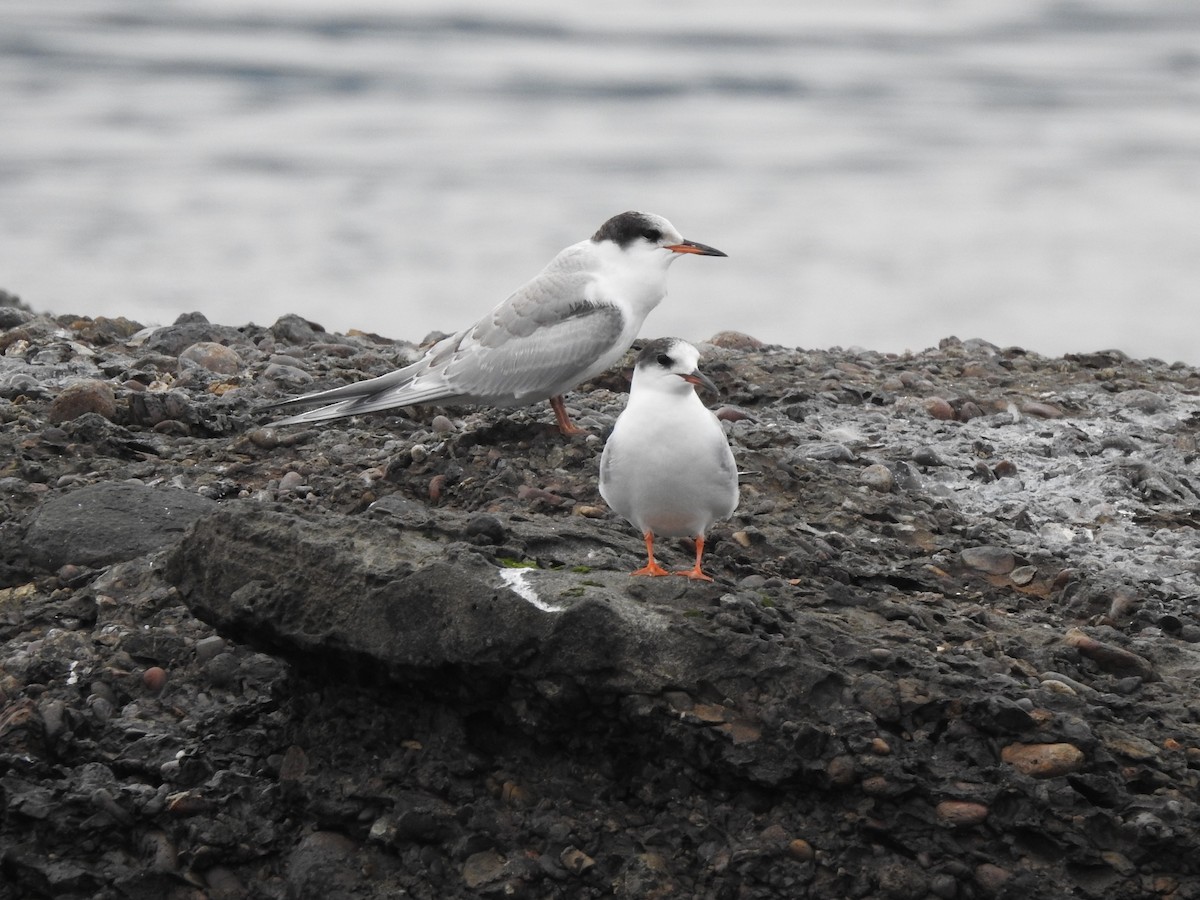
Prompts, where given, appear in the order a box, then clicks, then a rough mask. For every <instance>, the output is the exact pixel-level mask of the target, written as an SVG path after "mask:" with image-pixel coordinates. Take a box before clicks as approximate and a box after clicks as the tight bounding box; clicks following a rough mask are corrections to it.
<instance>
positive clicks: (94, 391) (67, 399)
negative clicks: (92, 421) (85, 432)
mask: <svg viewBox="0 0 1200 900" xmlns="http://www.w3.org/2000/svg"><path fill="white" fill-rule="evenodd" d="M85 413H96V414H97V415H100V416H103V417H104V418H105V419H108V420H109V421H112V420H113V419H114V418H115V417H116V415H117V403H116V395H115V394H114V392H113V389H112V385H110V384H109V383H108V382H106V381H97V380H95V379H87V380H85V381H76V382H74V383H73V384H69V385H67V386H66V387H65V388H63V389H62V390H61V391H59V393H58V396H56V397H55V398H54V400H53V402H52V403H51V404H50V410H49V412H48V413H47V418H48V419H49V420H50V421H51V422H53V423H55V424H57V423H60V422H69V421H71V420H73V419H78V418H79V417H80V416H82V415H84V414H85Z"/></svg>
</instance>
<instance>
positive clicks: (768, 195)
mask: <svg viewBox="0 0 1200 900" xmlns="http://www.w3.org/2000/svg"><path fill="white" fill-rule="evenodd" d="M0 123H2V130H0V287H3V288H6V289H8V290H10V291H14V292H16V293H18V294H20V295H21V296H22V297H23V298H24V299H26V300H27V301H28V302H30V303H31V304H32V305H33V306H34V307H35V308H41V309H50V310H52V311H55V312H79V313H82V314H87V315H99V314H104V315H125V316H129V317H131V318H134V319H137V320H139V321H142V322H144V323H155V322H170V321H172V320H173V319H174V318H175V317H176V316H177V315H178V314H179V313H181V312H186V311H190V310H194V309H195V310H200V311H202V312H204V313H205V314H206V315H207V316H208V317H209V318H210V319H212V320H213V321H218V322H222V323H225V324H243V323H245V322H249V321H254V322H259V323H269V322H271V321H273V320H274V319H275V318H276V317H278V316H279V315H281V314H283V313H286V312H297V313H300V314H302V315H304V316H307V317H309V318H312V319H315V320H316V321H319V322H321V323H322V324H324V325H325V326H326V327H327V328H330V329H336V330H346V329H349V328H360V329H364V330H369V331H375V332H379V333H382V334H386V335H389V336H392V337H406V338H410V339H419V338H420V337H422V336H423V335H424V334H425V333H426V332H428V331H430V330H433V329H442V330H452V329H455V328H457V327H460V326H462V325H465V324H467V323H469V322H470V321H473V320H474V319H475V318H476V317H478V316H479V315H481V314H482V313H483V312H485V311H486V310H487V309H489V308H490V307H491V306H493V305H494V304H495V303H496V302H498V301H499V300H501V299H502V298H503V297H504V296H505V295H506V294H507V293H508V292H509V291H510V290H511V289H512V288H514V287H516V286H517V285H518V284H520V283H521V282H523V281H524V280H526V279H527V278H529V277H530V276H532V275H533V274H534V273H535V272H536V271H537V270H538V269H540V267H541V266H542V265H543V264H544V263H545V262H546V261H547V260H549V258H550V257H551V256H552V255H553V254H554V253H555V252H556V251H557V250H558V249H560V248H561V247H563V246H565V245H566V244H568V243H571V242H573V241H575V240H578V239H581V238H583V237H585V236H587V235H589V234H591V232H592V231H594V230H595V228H596V227H597V226H598V225H599V224H600V222H601V221H603V220H604V219H605V218H607V217H608V216H609V215H611V214H613V213H616V212H619V211H621V210H624V209H628V208H638V209H646V210H650V211H653V212H658V213H661V214H663V215H665V216H667V217H668V218H670V219H671V220H672V221H673V222H674V223H675V224H676V225H677V226H678V227H679V228H680V230H681V231H682V232H683V233H684V235H685V236H687V237H690V238H692V239H695V240H699V241H703V242H705V243H709V244H713V245H715V246H717V247H720V248H721V249H723V250H725V251H726V252H727V253H729V254H730V258H729V259H728V260H713V259H694V258H692V259H683V260H680V261H679V262H678V263H677V264H676V265H675V267H674V269H673V271H672V275H671V296H670V297H668V299H667V301H666V302H665V303H664V304H663V305H662V306H661V307H660V308H659V309H658V310H657V311H655V313H653V314H652V315H651V317H650V319H649V320H648V322H647V325H646V333H647V334H650V335H664V334H675V335H679V336H683V337H687V338H692V339H703V338H705V337H707V336H709V335H711V334H712V333H714V332H716V331H718V330H722V329H727V328H735V329H739V330H743V331H747V332H749V333H751V334H754V335H757V336H758V337H761V338H764V339H768V340H771V341H774V342H779V343H784V344H788V345H793V346H805V347H813V346H829V345H834V344H840V345H843V346H847V345H861V346H866V347H871V348H877V349H882V350H903V349H913V350H919V349H922V348H924V347H926V346H930V345H932V344H935V343H936V342H937V341H938V339H939V338H941V337H944V336H946V335H948V334H957V335H958V336H960V337H964V338H965V337H976V336H978V337H984V338H986V339H988V340H991V341H994V342H996V343H999V344H1020V345H1022V346H1025V347H1028V348H1030V349H1034V350H1037V351H1040V352H1043V353H1060V352H1064V351H1071V350H1092V349H1098V348H1104V347H1117V348H1119V349H1122V350H1125V351H1126V352H1129V353H1131V354H1135V355H1138V356H1157V357H1161V358H1165V359H1168V360H1174V359H1183V360H1186V361H1189V362H1191V363H1200V347H1198V346H1197V333H1198V331H1200V329H1198V328H1197V324H1198V319H1200V315H1198V314H1197V293H1198V291H1200V288H1198V286H1200V4H1194V3H1187V2H1178V0H1127V2H1115V0H1114V2H1082V0H1080V2H1051V0H1008V2H1005V3H995V2H977V0H961V2H960V0H925V2H920V0H911V2H908V3H905V4H897V3H895V2H894V0H843V2H839V3H837V4H827V3H817V2H793V3H780V2H769V0H756V2H742V3H737V4H732V3H728V2H724V0H689V2H679V0H659V2H655V3H653V4H647V3H635V2H632V0H617V2H609V3H606V4H603V5H596V4H586V5H585V4H564V3H560V2H551V0H510V2H508V3H506V4H503V5H501V4H495V3H492V2H485V0H467V2H454V3H438V2H432V0H409V2H406V3H405V4H403V6H401V5H400V4H395V3H391V2H388V0H350V2H343V0H304V2H296V0H288V2H285V0H257V2H254V0H250V2H233V0H228V2H218V0H175V2H168V0H54V2H53V3H47V2H44V0H5V2H4V3H3V4H0Z"/></svg>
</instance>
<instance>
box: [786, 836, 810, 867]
mask: <svg viewBox="0 0 1200 900" xmlns="http://www.w3.org/2000/svg"><path fill="white" fill-rule="evenodd" d="M787 852H788V855H789V856H791V857H792V858H793V859H798V860H801V861H803V862H809V861H810V860H812V859H813V858H814V857H815V856H816V855H817V854H816V851H815V850H813V845H812V844H810V843H809V842H808V841H806V840H804V838H796V839H794V840H791V841H788V845H787Z"/></svg>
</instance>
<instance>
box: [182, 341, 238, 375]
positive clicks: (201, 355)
mask: <svg viewBox="0 0 1200 900" xmlns="http://www.w3.org/2000/svg"><path fill="white" fill-rule="evenodd" d="M189 364H191V365H195V366H199V367H200V368H202V369H205V370H206V371H209V372H215V373H216V374H218V375H235V374H237V372H239V371H240V370H241V368H242V359H241V357H240V356H238V354H237V351H236V350H234V349H233V348H231V347H226V346H225V345H224V344H218V343H216V342H215V341H199V342H198V343H195V344H192V345H191V346H190V347H188V348H187V349H186V350H184V351H183V352H182V353H180V354H179V368H180V369H181V370H182V369H185V368H187V366H188V365H189Z"/></svg>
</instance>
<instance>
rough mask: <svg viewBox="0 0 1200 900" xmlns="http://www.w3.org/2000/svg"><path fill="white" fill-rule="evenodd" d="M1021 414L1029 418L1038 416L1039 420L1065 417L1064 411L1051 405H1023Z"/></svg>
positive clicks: (1035, 403) (1032, 403) (1031, 403)
mask: <svg viewBox="0 0 1200 900" xmlns="http://www.w3.org/2000/svg"><path fill="white" fill-rule="evenodd" d="M1021 412H1023V413H1025V415H1027V416H1036V417H1037V418H1039V419H1061V418H1062V417H1063V411H1062V410H1061V409H1059V408H1058V407H1057V406H1051V405H1050V404H1049V403H1037V402H1029V403H1022V404H1021Z"/></svg>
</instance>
